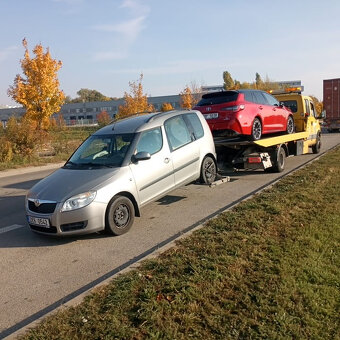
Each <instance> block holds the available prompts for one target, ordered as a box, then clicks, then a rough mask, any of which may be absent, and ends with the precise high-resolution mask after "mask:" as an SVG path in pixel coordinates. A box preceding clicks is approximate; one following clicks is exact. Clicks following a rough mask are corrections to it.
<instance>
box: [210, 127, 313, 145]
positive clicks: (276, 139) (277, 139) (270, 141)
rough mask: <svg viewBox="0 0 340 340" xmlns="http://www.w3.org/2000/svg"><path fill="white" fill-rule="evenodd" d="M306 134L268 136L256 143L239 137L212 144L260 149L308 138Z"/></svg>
mask: <svg viewBox="0 0 340 340" xmlns="http://www.w3.org/2000/svg"><path fill="white" fill-rule="evenodd" d="M308 135H309V134H308V132H306V131H304V132H297V133H291V134H285V135H280V136H269V137H265V138H262V139H260V140H258V141H249V140H246V139H244V138H241V137H237V138H214V143H215V145H216V146H227V147H232V146H241V145H249V146H250V145H258V146H262V147H270V146H275V145H280V144H284V143H288V142H292V141H297V140H302V139H307V138H308Z"/></svg>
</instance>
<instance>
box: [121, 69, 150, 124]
mask: <svg viewBox="0 0 340 340" xmlns="http://www.w3.org/2000/svg"><path fill="white" fill-rule="evenodd" d="M142 81H143V74H141V75H140V76H139V79H138V80H137V81H134V82H129V86H130V93H127V92H125V93H124V100H125V104H124V105H121V106H119V108H118V114H117V118H123V117H127V116H130V115H133V114H135V113H148V112H154V110H155V109H154V107H153V105H152V104H149V103H148V98H147V95H146V94H144V93H143V85H142Z"/></svg>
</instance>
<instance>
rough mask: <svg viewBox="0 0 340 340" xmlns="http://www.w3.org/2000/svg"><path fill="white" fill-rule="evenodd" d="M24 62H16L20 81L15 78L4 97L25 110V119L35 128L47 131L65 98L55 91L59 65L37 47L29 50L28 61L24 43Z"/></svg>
mask: <svg viewBox="0 0 340 340" xmlns="http://www.w3.org/2000/svg"><path fill="white" fill-rule="evenodd" d="M22 44H23V46H24V48H25V55H24V59H23V60H21V61H20V63H21V68H22V71H23V73H24V77H21V76H20V75H19V74H18V75H17V76H16V77H15V79H14V84H13V85H12V86H10V88H9V89H8V95H9V96H11V97H12V98H13V99H14V100H15V101H16V102H17V103H19V104H21V105H23V106H24V107H25V109H26V113H25V117H26V118H27V119H30V120H32V121H34V122H35V123H36V124H37V125H36V126H37V128H38V129H39V130H40V129H41V128H42V127H44V128H47V127H48V125H49V117H50V116H51V115H52V114H54V113H56V112H59V110H60V107H61V105H62V104H63V103H64V99H65V95H64V93H63V92H62V91H61V90H59V81H58V77H57V72H58V70H59V69H60V68H61V66H62V63H61V61H56V60H55V59H52V57H51V54H50V52H49V49H48V48H47V50H46V52H44V48H43V46H42V45H41V44H39V45H36V46H35V47H34V49H33V53H34V54H35V57H34V58H31V57H30V54H29V51H28V47H27V41H26V39H24V40H23V42H22Z"/></svg>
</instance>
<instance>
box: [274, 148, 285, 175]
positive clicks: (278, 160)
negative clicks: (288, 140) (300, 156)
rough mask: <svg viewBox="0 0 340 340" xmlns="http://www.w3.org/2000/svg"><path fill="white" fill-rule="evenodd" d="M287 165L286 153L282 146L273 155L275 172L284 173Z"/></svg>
mask: <svg viewBox="0 0 340 340" xmlns="http://www.w3.org/2000/svg"><path fill="white" fill-rule="evenodd" d="M285 164H286V152H285V150H284V149H283V148H282V147H281V146H280V147H279V148H278V149H277V150H276V151H275V152H274V153H273V172H282V171H283V170H284V168H285Z"/></svg>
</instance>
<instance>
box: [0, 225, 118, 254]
mask: <svg viewBox="0 0 340 340" xmlns="http://www.w3.org/2000/svg"><path fill="white" fill-rule="evenodd" d="M0 230H1V229H0ZM104 237H105V238H106V237H112V236H108V235H105V234H101V233H95V234H89V235H81V236H68V237H56V236H51V235H40V234H37V233H35V232H33V231H31V230H30V228H29V226H28V225H27V224H25V226H24V227H22V228H18V229H15V230H11V231H8V232H5V233H3V234H0V249H5V248H37V247H58V246H63V245H65V244H68V243H71V242H77V241H81V240H92V239H99V238H104Z"/></svg>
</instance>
